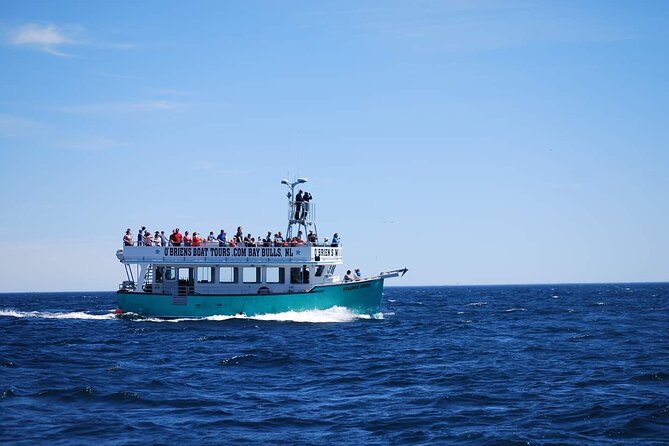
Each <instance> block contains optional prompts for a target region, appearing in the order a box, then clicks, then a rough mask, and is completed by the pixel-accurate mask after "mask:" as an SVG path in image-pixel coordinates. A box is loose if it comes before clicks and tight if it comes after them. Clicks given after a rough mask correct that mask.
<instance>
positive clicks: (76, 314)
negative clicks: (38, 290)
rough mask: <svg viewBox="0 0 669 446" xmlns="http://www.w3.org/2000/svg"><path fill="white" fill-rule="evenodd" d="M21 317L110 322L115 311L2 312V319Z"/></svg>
mask: <svg viewBox="0 0 669 446" xmlns="http://www.w3.org/2000/svg"><path fill="white" fill-rule="evenodd" d="M2 316H5V317H20V318H35V319H89V320H110V319H115V318H116V315H115V314H114V311H113V310H112V311H109V312H108V313H103V314H93V313H86V312H85V311H72V312H67V313H57V312H56V313H54V312H49V311H18V310H12V309H3V310H0V317H2Z"/></svg>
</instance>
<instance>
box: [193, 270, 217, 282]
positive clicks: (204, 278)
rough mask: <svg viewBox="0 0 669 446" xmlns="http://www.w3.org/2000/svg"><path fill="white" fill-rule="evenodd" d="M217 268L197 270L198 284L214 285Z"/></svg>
mask: <svg viewBox="0 0 669 446" xmlns="http://www.w3.org/2000/svg"><path fill="white" fill-rule="evenodd" d="M214 274H215V268H214V267H213V266H212V267H209V266H200V267H198V269H197V282H198V283H214Z"/></svg>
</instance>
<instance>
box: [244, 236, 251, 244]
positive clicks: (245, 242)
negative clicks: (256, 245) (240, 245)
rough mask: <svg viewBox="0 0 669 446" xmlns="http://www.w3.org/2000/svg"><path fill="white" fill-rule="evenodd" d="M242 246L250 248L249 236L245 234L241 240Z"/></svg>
mask: <svg viewBox="0 0 669 446" xmlns="http://www.w3.org/2000/svg"><path fill="white" fill-rule="evenodd" d="M243 242H244V246H251V234H246V237H244V238H243Z"/></svg>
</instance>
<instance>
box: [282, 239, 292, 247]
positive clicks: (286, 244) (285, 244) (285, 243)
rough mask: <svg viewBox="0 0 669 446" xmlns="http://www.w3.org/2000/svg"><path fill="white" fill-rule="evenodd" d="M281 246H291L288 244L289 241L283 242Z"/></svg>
mask: <svg viewBox="0 0 669 446" xmlns="http://www.w3.org/2000/svg"><path fill="white" fill-rule="evenodd" d="M281 246H284V247H286V246H290V245H289V244H288V240H284V241H282V242H281Z"/></svg>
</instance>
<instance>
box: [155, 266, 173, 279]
mask: <svg viewBox="0 0 669 446" xmlns="http://www.w3.org/2000/svg"><path fill="white" fill-rule="evenodd" d="M158 269H162V270H163V280H174V279H176V277H177V273H176V271H175V270H174V268H172V267H170V266H163V267H158Z"/></svg>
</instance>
